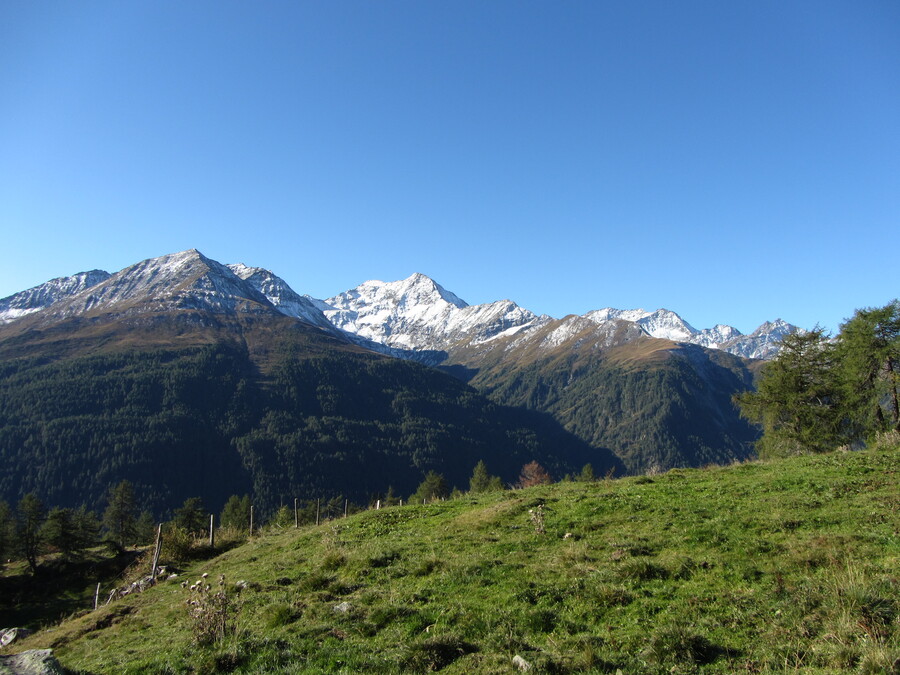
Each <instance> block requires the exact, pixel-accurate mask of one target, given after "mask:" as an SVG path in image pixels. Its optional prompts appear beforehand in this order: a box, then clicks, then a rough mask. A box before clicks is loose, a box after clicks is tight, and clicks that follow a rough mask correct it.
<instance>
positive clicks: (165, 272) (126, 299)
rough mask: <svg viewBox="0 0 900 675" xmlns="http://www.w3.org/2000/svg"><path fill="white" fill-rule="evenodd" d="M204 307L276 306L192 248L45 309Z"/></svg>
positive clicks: (63, 312) (52, 312) (60, 314)
mask: <svg viewBox="0 0 900 675" xmlns="http://www.w3.org/2000/svg"><path fill="white" fill-rule="evenodd" d="M171 309H205V310H213V311H227V312H235V311H242V312H253V311H264V312H270V311H275V310H274V308H273V307H272V305H271V304H270V303H269V301H268V300H266V298H265V297H264V296H262V295H261V294H260V293H259V292H257V291H256V290H255V289H254V288H253V287H252V286H251V285H249V284H247V283H245V282H244V281H243V280H242V279H240V278H238V277H237V275H235V274H234V272H232V271H231V270H230V269H228V268H227V267H225V266H224V265H222V264H220V263H218V262H216V261H215V260H211V259H210V258H207V257H206V256H204V255H203V254H202V253H200V252H199V251H197V250H196V249H190V250H187V251H181V252H179V253H172V254H169V255H164V256H161V257H159V258H149V259H147V260H143V261H141V262H139V263H137V264H135V265H131V266H130V267H126V268H125V269H123V270H121V271H119V272H117V273H115V274H113V275H111V276H110V277H109V278H107V279H106V280H104V281H102V282H101V283H98V284H96V285H94V286H91V287H89V288H87V289H85V290H83V291H81V292H80V293H77V294H75V295H72V296H70V297H68V298H66V299H64V300H61V301H60V302H57V303H55V304H54V305H52V306H51V307H49V308H48V309H47V312H46V318H47V319H48V320H55V319H59V318H65V317H68V316H74V315H78V314H85V313H89V312H112V311H117V312H146V311H162V310H171Z"/></svg>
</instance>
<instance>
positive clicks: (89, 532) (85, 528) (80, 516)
mask: <svg viewBox="0 0 900 675" xmlns="http://www.w3.org/2000/svg"><path fill="white" fill-rule="evenodd" d="M73 518H74V525H75V538H76V540H77V541H76V547H77V550H78V551H84V550H85V549H88V548H90V547H91V546H96V545H97V539H98V537H99V536H100V521H99V520H98V519H97V514H96V513H94V512H93V511H91V510H90V509H89V508H87V507H86V506H85V505H84V504H82V505H81V506H79V507H78V509H77V510H76V511H74V512H73Z"/></svg>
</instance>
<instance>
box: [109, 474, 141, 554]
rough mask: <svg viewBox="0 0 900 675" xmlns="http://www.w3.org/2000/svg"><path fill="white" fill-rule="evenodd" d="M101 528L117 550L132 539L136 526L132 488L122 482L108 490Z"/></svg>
mask: <svg viewBox="0 0 900 675" xmlns="http://www.w3.org/2000/svg"><path fill="white" fill-rule="evenodd" d="M103 526H104V527H105V528H106V530H107V532H109V536H110V538H111V540H112V541H113V542H115V543H116V544H117V545H118V546H119V548H121V549H124V548H125V545H126V543H128V542H129V541H132V540H133V539H134V536H135V533H136V526H137V502H136V501H135V497H134V487H133V486H132V485H131V483H130V482H129V481H127V480H123V481H122V482H120V483H119V484H118V485H116V486H115V487H114V488H113V489H112V490H110V493H109V497H108V506H107V507H106V511H104V512H103Z"/></svg>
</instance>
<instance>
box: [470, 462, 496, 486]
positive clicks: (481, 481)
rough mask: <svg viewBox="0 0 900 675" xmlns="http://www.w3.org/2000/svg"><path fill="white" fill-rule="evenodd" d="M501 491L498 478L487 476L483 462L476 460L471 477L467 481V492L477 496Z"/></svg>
mask: <svg viewBox="0 0 900 675" xmlns="http://www.w3.org/2000/svg"><path fill="white" fill-rule="evenodd" d="M502 489H503V481H502V480H500V477H499V476H492V475H491V474H489V473H488V470H487V465H486V464H485V463H484V460H478V464H476V465H475V469H474V470H473V471H472V477H471V478H470V479H469V492H471V493H473V494H478V493H479V492H493V491H495V490H502Z"/></svg>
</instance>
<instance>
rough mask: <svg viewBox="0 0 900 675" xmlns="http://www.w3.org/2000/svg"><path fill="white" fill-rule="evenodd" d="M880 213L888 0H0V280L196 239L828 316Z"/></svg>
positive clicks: (577, 304)
mask: <svg viewBox="0 0 900 675" xmlns="http://www.w3.org/2000/svg"><path fill="white" fill-rule="evenodd" d="M898 218H900V2H896V1H895V0H885V1H883V2H874V1H873V2H868V1H865V0H860V1H854V2H849V1H843V0H842V1H840V2H832V1H829V0H815V1H809V2H804V1H800V0H796V1H791V2H783V1H782V0H777V1H771V2H767V1H765V0H764V1H756V0H754V1H752V2H751V1H749V0H747V1H736V2H721V0H711V1H709V2H697V1H692V0H686V1H685V2H672V1H671V0H664V1H659V2H653V1H649V0H648V1H642V0H639V1H637V2H625V1H622V2H597V1H593V0H591V1H588V0H572V1H570V2H553V1H550V0H546V1H545V2H528V1H523V0H515V1H513V0H509V1H490V0H489V1H485V0H477V1H474V2H466V1H457V0H454V1H453V2H435V1H431V0H421V1H418V2H395V1H393V0H378V1H372V0H366V1H365V2H353V1H350V0H339V1H336V2H332V1H326V0H317V1H315V2H301V1H299V0H290V1H285V2H279V1H271V2H268V1H267V2H244V1H241V2H232V1H228V0H224V1H223V0H216V1H215V2H204V1H200V0H191V1H190V2H182V1H180V0H179V1H177V2H176V1H165V0H161V1H154V2H120V1H118V0H116V1H103V0H97V1H93V2H51V1H41V0H5V1H4V2H2V3H0V228H2V236H0V242H2V259H0V260H2V264H0V297H4V296H6V295H10V294H12V293H14V292H16V291H19V290H22V289H25V288H28V287H30V286H34V285H36V284H38V283H41V282H43V281H45V280H47V279H49V278H52V277H56V276H63V275H68V274H73V273H75V272H78V271H82V270H85V269H92V268H102V269H106V270H109V271H116V270H118V269H121V268H122V267H125V266H127V265H129V264H131V263H134V262H137V261H139V260H142V259H144V258H149V257H154V256H157V255H162V254H165V253H171V252H174V251H179V250H183V249H186V248H198V249H199V250H201V251H202V252H204V253H205V254H206V255H208V256H210V257H212V258H214V259H216V260H219V261H221V262H245V263H247V264H250V265H258V266H261V267H266V268H268V269H270V270H272V271H273V272H275V273H276V274H278V275H279V276H281V277H283V278H284V279H285V280H287V281H288V283H290V284H291V285H292V286H293V287H294V288H295V290H297V291H298V292H301V293H309V294H310V295H313V296H316V297H327V296H330V295H333V294H335V293H338V292H340V291H343V290H346V289H348V288H351V287H353V286H355V285H357V284H359V283H361V282H362V281H364V280H367V279H382V280H385V281H390V280H395V279H400V278H404V277H406V276H408V275H410V274H411V273H413V272H423V273H425V274H428V275H429V276H431V277H433V278H435V279H436V280H437V281H438V282H440V283H441V284H443V285H444V286H445V287H447V288H448V289H449V290H451V291H453V292H455V293H456V294H457V295H459V296H460V297H462V298H463V299H465V300H466V301H468V302H470V303H472V304H475V303H480V302H488V301H491V300H497V299H502V298H510V299H512V300H515V301H516V302H518V303H519V304H521V305H523V306H525V307H528V308H529V309H532V310H534V311H536V312H542V313H547V314H551V315H553V316H563V315H565V314H568V313H579V314H580V313H583V312H586V311H588V310H591V309H596V308H601V307H606V306H613V307H619V308H634V307H644V308H645V309H651V310H652V309H656V308H658V307H666V308H668V309H672V310H674V311H676V312H678V313H680V314H681V315H682V316H683V317H684V318H685V319H686V320H687V321H689V322H690V323H692V324H693V325H694V326H696V327H697V328H705V327H709V326H711V325H713V324H715V323H717V322H722V323H728V324H731V325H734V326H736V327H737V328H738V329H740V330H742V331H744V332H749V331H751V330H753V329H754V328H756V326H757V325H758V324H760V323H761V322H763V321H764V320H766V319H774V318H776V317H782V318H784V319H785V320H787V321H791V322H793V323H796V324H799V325H801V326H804V327H811V326H812V325H814V324H815V323H817V322H818V323H821V324H822V325H824V326H826V327H828V328H831V329H836V328H837V326H838V324H839V323H840V322H841V321H842V320H843V319H844V318H847V317H849V316H850V315H851V314H852V312H853V310H854V309H855V308H857V307H862V306H875V305H883V304H885V303H886V302H888V301H889V300H891V299H892V298H894V297H897V296H898V295H900V283H898V277H900V275H898V273H897V258H898V253H900V222H898Z"/></svg>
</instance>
